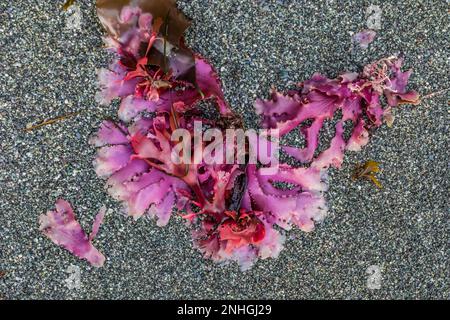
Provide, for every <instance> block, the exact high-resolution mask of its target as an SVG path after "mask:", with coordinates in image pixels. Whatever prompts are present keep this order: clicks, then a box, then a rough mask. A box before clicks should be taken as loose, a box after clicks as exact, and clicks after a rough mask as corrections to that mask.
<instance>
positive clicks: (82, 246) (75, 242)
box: [39, 199, 106, 267]
mask: <svg viewBox="0 0 450 320" xmlns="http://www.w3.org/2000/svg"><path fill="white" fill-rule="evenodd" d="M105 213H106V208H105V207H102V208H101V209H100V211H99V213H98V214H97V216H96V218H95V221H94V223H93V226H92V233H91V235H90V236H89V237H88V236H87V235H86V233H85V232H84V231H83V229H82V228H81V226H80V224H79V223H78V221H77V220H76V217H75V214H74V212H73V210H72V207H71V205H70V203H68V202H67V201H65V200H62V199H60V200H58V201H57V202H56V210H54V211H48V212H47V214H42V215H41V216H40V217H39V224H40V227H39V230H41V231H42V232H43V233H44V234H45V235H46V236H47V237H48V238H49V239H50V240H52V241H53V242H54V243H55V244H57V245H59V246H61V247H63V248H65V249H66V250H68V251H69V252H71V253H72V254H74V255H75V256H77V257H78V258H81V259H86V260H87V261H89V263H91V264H92V265H93V266H94V267H102V266H103V264H104V263H105V256H104V255H103V254H102V253H101V252H100V251H98V250H97V248H95V247H94V246H93V245H92V240H93V238H94V237H95V236H96V235H97V233H98V230H99V228H100V225H101V223H102V222H103V218H104V216H105Z"/></svg>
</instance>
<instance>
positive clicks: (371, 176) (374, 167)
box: [352, 160, 383, 189]
mask: <svg viewBox="0 0 450 320" xmlns="http://www.w3.org/2000/svg"><path fill="white" fill-rule="evenodd" d="M379 165H380V164H379V163H378V162H376V161H373V160H368V161H366V162H365V163H364V164H357V165H356V167H355V170H354V171H353V174H352V179H353V180H355V181H356V180H359V179H362V178H364V179H368V180H370V181H372V182H373V183H374V184H375V185H376V186H377V187H378V188H380V189H382V188H383V186H382V185H381V183H380V181H379V180H378V179H377V177H376V176H375V174H376V173H378V172H380V171H381V170H380V167H379Z"/></svg>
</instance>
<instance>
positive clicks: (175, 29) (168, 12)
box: [97, 0, 190, 46]
mask: <svg viewBox="0 0 450 320" xmlns="http://www.w3.org/2000/svg"><path fill="white" fill-rule="evenodd" d="M128 5H136V6H138V7H139V8H141V9H142V11H143V12H148V13H151V14H152V16H153V18H154V19H157V18H161V19H163V20H167V19H166V17H167V16H168V21H169V23H170V28H168V33H167V40H168V41H169V42H170V43H172V44H173V45H175V46H178V45H179V42H180V39H181V37H182V36H183V34H184V32H185V31H186V29H187V28H188V27H189V25H190V21H189V20H188V19H187V18H186V17H185V16H184V14H183V13H182V12H181V11H179V10H178V8H177V6H176V3H175V0H97V14H98V17H99V18H100V22H101V23H102V24H103V26H104V27H105V29H106V31H107V32H108V33H109V34H110V35H111V36H113V37H116V38H117V37H120V35H121V34H122V33H123V32H125V31H127V28H128V27H129V26H126V25H123V24H121V23H120V21H119V17H120V12H121V10H122V8H123V7H125V6H128ZM163 29H164V28H163Z"/></svg>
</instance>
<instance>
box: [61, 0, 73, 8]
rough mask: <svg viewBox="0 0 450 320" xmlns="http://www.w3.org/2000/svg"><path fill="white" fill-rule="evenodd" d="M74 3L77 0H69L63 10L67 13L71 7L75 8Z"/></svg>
mask: <svg viewBox="0 0 450 320" xmlns="http://www.w3.org/2000/svg"><path fill="white" fill-rule="evenodd" d="M74 3H75V0H67V1H66V3H64V5H63V6H62V9H63V10H64V11H67V10H69V8H70V7H71V6H73V4H74Z"/></svg>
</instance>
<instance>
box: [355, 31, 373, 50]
mask: <svg viewBox="0 0 450 320" xmlns="http://www.w3.org/2000/svg"><path fill="white" fill-rule="evenodd" d="M376 35H377V33H376V32H375V31H373V30H363V31H361V32H358V33H357V34H355V35H353V37H352V40H353V41H354V42H356V43H358V44H359V46H360V47H361V49H367V48H368V47H369V44H371V43H372V42H373V40H375V36H376Z"/></svg>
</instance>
